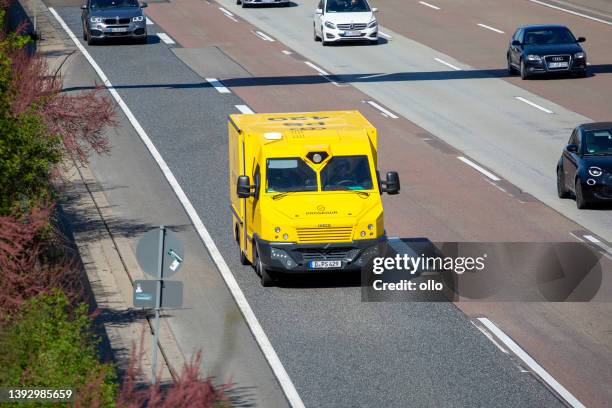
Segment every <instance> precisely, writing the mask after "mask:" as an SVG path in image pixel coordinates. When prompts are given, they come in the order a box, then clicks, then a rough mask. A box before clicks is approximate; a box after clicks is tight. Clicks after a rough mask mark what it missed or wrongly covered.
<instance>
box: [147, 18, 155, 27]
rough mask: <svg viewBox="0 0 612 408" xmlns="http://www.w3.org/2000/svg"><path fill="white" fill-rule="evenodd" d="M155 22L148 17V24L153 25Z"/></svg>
mask: <svg viewBox="0 0 612 408" xmlns="http://www.w3.org/2000/svg"><path fill="white" fill-rule="evenodd" d="M153 24H155V23H153V20H151V19H150V18H149V17H147V25H153Z"/></svg>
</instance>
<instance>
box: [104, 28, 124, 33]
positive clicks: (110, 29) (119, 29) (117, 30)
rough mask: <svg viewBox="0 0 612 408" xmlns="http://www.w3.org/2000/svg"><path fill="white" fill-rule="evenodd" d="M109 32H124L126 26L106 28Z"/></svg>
mask: <svg viewBox="0 0 612 408" xmlns="http://www.w3.org/2000/svg"><path fill="white" fill-rule="evenodd" d="M108 31H109V32H111V33H125V32H127V31H128V28H127V27H112V28H109V29H108Z"/></svg>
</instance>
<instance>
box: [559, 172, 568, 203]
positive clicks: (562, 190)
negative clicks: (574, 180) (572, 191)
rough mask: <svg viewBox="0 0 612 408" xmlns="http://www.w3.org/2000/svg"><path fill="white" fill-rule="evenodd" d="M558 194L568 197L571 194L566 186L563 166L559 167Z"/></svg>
mask: <svg viewBox="0 0 612 408" xmlns="http://www.w3.org/2000/svg"><path fill="white" fill-rule="evenodd" d="M557 195H558V196H559V198H567V197H568V196H569V194H568V191H567V189H566V188H565V177H564V176H563V169H562V168H561V167H559V168H558V169H557Z"/></svg>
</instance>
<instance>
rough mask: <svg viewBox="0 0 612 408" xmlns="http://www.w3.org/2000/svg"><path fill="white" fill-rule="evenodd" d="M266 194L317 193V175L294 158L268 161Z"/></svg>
mask: <svg viewBox="0 0 612 408" xmlns="http://www.w3.org/2000/svg"><path fill="white" fill-rule="evenodd" d="M266 179H267V180H266V192H267V193H284V192H293V191H317V173H316V172H315V171H314V170H313V169H312V168H310V166H308V165H307V164H306V163H305V162H304V160H302V159H300V158H297V157H293V158H286V159H267V160H266Z"/></svg>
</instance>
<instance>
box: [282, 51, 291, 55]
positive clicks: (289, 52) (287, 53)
mask: <svg viewBox="0 0 612 408" xmlns="http://www.w3.org/2000/svg"><path fill="white" fill-rule="evenodd" d="M281 52H282V53H283V54H285V55H291V54H293V53H292V52H291V51H287V50H282V51H281Z"/></svg>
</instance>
